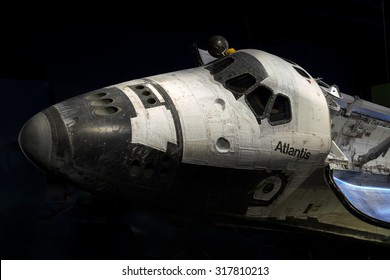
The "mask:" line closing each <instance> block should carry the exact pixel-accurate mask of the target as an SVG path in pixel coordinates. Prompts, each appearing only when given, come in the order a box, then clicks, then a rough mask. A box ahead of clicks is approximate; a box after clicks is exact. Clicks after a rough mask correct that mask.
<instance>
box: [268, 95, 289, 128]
mask: <svg viewBox="0 0 390 280" xmlns="http://www.w3.org/2000/svg"><path fill="white" fill-rule="evenodd" d="M290 120H291V105H290V100H289V99H288V98H287V97H286V96H284V95H281V94H279V95H277V96H276V98H275V100H274V104H273V105H272V109H271V112H270V116H269V121H270V123H271V124H281V123H286V122H289V121H290Z"/></svg>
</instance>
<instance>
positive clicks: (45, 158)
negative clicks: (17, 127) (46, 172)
mask: <svg viewBox="0 0 390 280" xmlns="http://www.w3.org/2000/svg"><path fill="white" fill-rule="evenodd" d="M19 145H20V147H21V149H22V151H23V153H24V154H25V155H26V156H27V158H28V159H30V160H31V161H32V162H33V163H34V164H36V165H37V166H38V167H40V168H43V169H45V168H47V167H48V166H49V164H50V157H51V149H52V134H51V129H50V124H49V121H48V119H47V117H46V116H45V115H44V114H43V113H38V114H37V115H35V116H34V117H32V118H31V119H30V120H28V121H27V123H26V124H25V125H24V126H23V128H22V129H21V131H20V133H19Z"/></svg>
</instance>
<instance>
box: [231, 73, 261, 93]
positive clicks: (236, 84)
mask: <svg viewBox="0 0 390 280" xmlns="http://www.w3.org/2000/svg"><path fill="white" fill-rule="evenodd" d="M255 83H256V79H255V77H253V76H252V75H251V74H249V73H244V74H241V75H238V76H236V77H233V78H231V79H229V80H226V87H227V88H228V89H230V90H233V91H237V92H240V93H243V92H245V91H246V90H247V89H249V88H250V87H251V86H253V85H254V84H255Z"/></svg>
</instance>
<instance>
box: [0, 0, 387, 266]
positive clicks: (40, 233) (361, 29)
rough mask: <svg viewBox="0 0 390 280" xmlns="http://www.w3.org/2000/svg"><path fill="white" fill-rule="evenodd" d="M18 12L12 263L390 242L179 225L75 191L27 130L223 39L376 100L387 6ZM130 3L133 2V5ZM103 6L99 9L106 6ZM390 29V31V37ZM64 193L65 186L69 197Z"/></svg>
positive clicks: (3, 190) (371, 252)
mask: <svg viewBox="0 0 390 280" xmlns="http://www.w3.org/2000/svg"><path fill="white" fill-rule="evenodd" d="M251 3H253V2H249V3H245V2H241V1H239V2H236V3H230V4H229V3H219V4H220V5H221V7H219V8H218V9H211V7H208V5H206V4H200V3H196V2H193V3H190V2H188V3H187V2H183V3H180V4H170V3H165V2H164V3H163V4H153V3H147V4H142V3H141V4H134V3H131V4H129V5H123V6H114V5H112V6H108V5H107V6H101V7H95V6H93V7H87V8H81V7H78V6H75V7H62V6H58V7H40V8H37V6H34V7H31V9H30V7H25V6H24V7H23V9H21V10H20V9H18V8H17V7H14V8H10V9H4V10H3V12H4V16H3V17H2V19H1V47H0V93H1V98H2V102H1V106H2V108H1V110H0V116H1V118H0V119H1V125H2V126H1V127H2V129H1V130H2V133H1V154H0V156H1V162H0V164H1V165H0V167H1V169H0V174H1V185H0V202H1V204H0V256H1V259H143V258H146V259H154V258H157V259H169V258H171V259H178V258H183V259H191V258H195V259H199V258H200V259H203V258H205V259H323V258H325V259H326V258H330V259H350V258H352V259H365V258H374V259H375V258H387V257H388V256H390V255H389V254H390V252H389V249H388V248H387V247H385V248H383V247H382V246H377V245H372V244H369V243H365V242H357V241H353V240H349V239H346V238H335V237H329V236H320V235H316V234H311V233H299V232H288V231H283V230H281V231H275V232H269V231H265V230H253V229H252V230H250V229H245V230H244V229H239V228H234V227H228V228H226V227H224V228H220V227H214V226H211V225H208V224H202V223H196V222H195V223H194V222H189V223H177V222H175V223H173V222H172V221H170V220H167V219H165V218H164V217H156V216H154V215H151V214H148V213H145V212H137V211H135V212H133V211H131V212H127V211H122V210H123V209H121V208H120V207H118V206H117V205H115V204H110V203H109V202H106V201H99V200H96V199H95V198H93V197H90V196H89V195H88V194H85V193H82V192H79V191H76V190H74V189H72V187H71V186H65V187H64V186H61V185H59V186H58V188H59V189H61V188H65V193H66V194H67V200H66V201H62V202H59V201H58V200H56V199H53V195H51V194H50V193H49V194H48V190H47V188H46V185H47V184H50V185H52V186H53V185H54V186H56V184H57V183H56V182H53V181H51V179H49V178H46V176H45V175H44V174H42V173H41V172H40V171H39V170H38V169H36V168H35V167H34V166H32V164H31V163H30V162H29V161H28V160H27V159H26V158H25V157H24V156H23V155H22V153H21V151H20V149H19V147H18V143H17V137H18V133H19V131H20V129H21V127H22V125H23V124H24V123H25V122H26V121H27V120H28V119H29V118H30V117H32V116H33V115H34V114H36V113H37V112H39V111H40V110H42V109H44V108H45V107H47V106H49V105H51V104H53V103H56V102H59V101H61V100H64V99H66V98H69V97H73V96H75V95H78V94H82V93H85V92H87V91H90V90H94V89H97V88H100V87H104V86H108V85H112V84H115V83H119V82H123V81H127V80H131V79H135V78H141V77H145V76H151V75H154V74H158V73H164V72H170V71H176V70H180V69H185V68H190V67H194V66H195V64H194V61H193V58H192V53H191V46H192V44H193V43H196V44H197V45H198V46H199V47H201V48H206V46H207V40H208V38H210V37H211V36H212V35H217V34H218V35H222V36H224V37H225V38H226V39H227V40H228V41H229V44H230V47H234V48H235V49H243V48H258V49H261V50H264V51H267V52H270V53H273V54H276V55H279V56H282V57H284V58H288V59H290V60H292V61H294V62H296V63H297V64H299V65H301V66H302V67H303V68H305V69H306V70H307V71H308V72H309V73H310V74H311V75H312V76H313V77H320V78H323V79H324V81H325V82H327V83H328V84H336V85H338V86H339V88H340V90H341V91H342V92H344V93H347V94H350V95H356V96H359V97H361V98H364V99H366V100H371V87H373V86H376V85H380V84H383V83H386V82H388V61H389V59H388V56H387V52H388V51H387V50H388V47H387V45H388V43H389V40H388V35H387V34H388V32H389V22H390V18H388V17H386V12H387V10H388V9H389V7H387V6H384V3H383V2H382V1H363V0H360V1H358V0H347V1H338V2H337V4H336V3H332V2H329V1H289V2H287V3H283V2H280V1H272V2H269V3H268V2H265V1H259V3H257V4H256V5H255V6H253V4H251ZM128 6H129V7H128ZM96 8H98V9H97V10H96ZM386 35H387V36H386ZM59 193H61V192H59Z"/></svg>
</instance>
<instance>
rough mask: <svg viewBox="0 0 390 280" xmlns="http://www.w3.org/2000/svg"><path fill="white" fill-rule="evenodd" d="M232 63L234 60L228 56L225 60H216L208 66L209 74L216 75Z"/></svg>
mask: <svg viewBox="0 0 390 280" xmlns="http://www.w3.org/2000/svg"><path fill="white" fill-rule="evenodd" d="M233 62H234V59H233V58H232V57H230V56H228V57H226V58H223V59H220V60H217V61H216V62H214V63H213V64H211V66H210V73H211V74H212V75H214V74H218V73H219V72H221V71H222V70H223V69H225V68H226V67H228V66H229V65H230V64H232V63H233Z"/></svg>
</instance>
